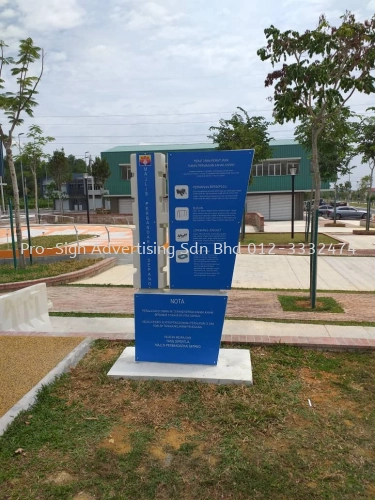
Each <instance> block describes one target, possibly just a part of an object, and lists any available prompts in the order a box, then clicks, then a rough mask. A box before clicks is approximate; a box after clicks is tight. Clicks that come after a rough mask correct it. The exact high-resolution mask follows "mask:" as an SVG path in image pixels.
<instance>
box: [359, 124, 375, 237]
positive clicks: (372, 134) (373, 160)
mask: <svg viewBox="0 0 375 500" xmlns="http://www.w3.org/2000/svg"><path fill="white" fill-rule="evenodd" d="M357 153H358V154H360V155H362V163H368V164H369V168H370V175H368V176H367V178H368V182H367V212H368V213H367V220H366V231H369V229H370V219H371V210H370V206H371V189H372V185H373V181H374V169H375V117H374V116H370V117H365V118H362V120H361V122H360V123H359V125H358V147H357ZM363 179H364V178H363ZM363 179H362V180H363Z"/></svg>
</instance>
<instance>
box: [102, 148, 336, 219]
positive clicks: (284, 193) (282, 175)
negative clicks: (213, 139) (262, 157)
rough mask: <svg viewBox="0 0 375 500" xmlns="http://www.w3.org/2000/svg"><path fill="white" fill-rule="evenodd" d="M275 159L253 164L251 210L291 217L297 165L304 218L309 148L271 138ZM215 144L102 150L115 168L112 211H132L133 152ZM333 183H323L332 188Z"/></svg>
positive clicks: (298, 207)
mask: <svg viewBox="0 0 375 500" xmlns="http://www.w3.org/2000/svg"><path fill="white" fill-rule="evenodd" d="M270 146H271V149H272V153H273V155H272V158H270V159H268V160H266V161H264V162H262V163H261V164H259V165H253V167H252V182H251V183H250V185H249V188H248V194H247V203H246V209H247V212H258V213H261V214H262V215H263V216H264V218H265V220H290V219H291V206H292V194H291V189H292V181H291V175H290V168H291V167H295V168H297V174H296V176H295V219H296V220H302V219H303V199H304V193H306V192H309V191H310V190H311V183H312V174H311V169H310V159H309V157H308V153H307V151H306V150H305V149H304V148H303V147H302V146H301V145H300V144H298V143H297V142H296V141H294V140H281V141H271V143H270ZM213 149H216V145H215V144H212V143H201V144H163V145H147V144H144V145H137V146H117V147H115V148H112V149H108V150H107V151H104V152H103V153H101V156H102V158H105V159H106V160H107V161H108V163H109V165H110V168H111V177H110V178H109V179H108V180H107V182H106V186H105V187H106V189H108V191H109V195H108V198H109V200H110V205H111V212H112V213H119V214H129V215H131V214H132V203H133V201H134V200H133V198H132V196H131V188H130V178H131V169H130V155H131V154H132V153H164V154H165V155H166V160H167V161H168V153H169V152H172V151H179V152H182V151H190V152H191V151H211V150H213ZM328 188H329V184H328V183H325V184H322V189H328Z"/></svg>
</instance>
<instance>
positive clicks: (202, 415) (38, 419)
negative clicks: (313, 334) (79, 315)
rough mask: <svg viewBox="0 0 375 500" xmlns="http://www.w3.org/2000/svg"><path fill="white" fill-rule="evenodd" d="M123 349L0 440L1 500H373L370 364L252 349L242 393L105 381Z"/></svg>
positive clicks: (349, 357) (94, 361)
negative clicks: (250, 378) (250, 380)
mask: <svg viewBox="0 0 375 500" xmlns="http://www.w3.org/2000/svg"><path fill="white" fill-rule="evenodd" d="M124 347H125V343H123V342H107V341H98V342H96V343H95V347H94V348H93V349H92V350H91V352H90V353H89V354H88V355H87V356H86V357H85V358H84V360H82V362H81V363H80V364H79V365H78V366H77V367H76V368H75V369H74V370H72V372H71V373H70V374H69V375H65V376H63V377H62V378H61V379H60V380H59V381H57V382H56V383H55V384H54V386H52V387H48V388H45V389H44V390H43V391H42V393H41V395H40V398H39V402H38V404H37V405H36V406H35V408H34V409H33V410H32V414H33V418H32V419H31V425H29V426H26V425H25V420H26V418H27V415H23V416H20V417H19V418H18V419H17V421H16V422H15V423H14V424H13V425H12V427H11V428H10V429H9V431H8V432H7V433H6V434H5V436H4V437H3V438H0V485H1V487H2V491H3V492H4V495H5V498H9V499H13V498H14V499H16V498H17V499H18V498H21V499H22V498H38V499H41V500H44V499H46V500H47V499H48V500H50V499H56V500H60V499H62V500H64V499H66V500H68V499H69V500H70V499H72V498H77V499H78V498H83V497H80V496H79V495H89V497H90V498H95V499H99V498H103V499H105V498H108V499H109V498H116V499H117V498H131V499H132V500H133V499H158V500H163V499H168V500H170V499H172V500H174V499H176V500H177V499H178V500H180V499H185V498H186V499H192V500H201V499H202V500H203V499H207V498H209V499H212V500H219V499H221V500H222V499H225V500H227V499H228V500H231V499H233V500H242V499H249V498H254V499H257V498H264V499H268V498H277V499H279V498H285V499H289V498H306V499H308V498H327V499H328V498H340V499H348V500H349V499H350V500H351V499H352V498H372V497H371V496H369V495H371V492H372V488H373V485H374V484H375V472H374V467H373V463H374V459H375V457H374V447H373V443H374V441H375V408H374V399H375V398H374V396H375V389H374V387H375V383H374V382H375V356H374V353H366V354H348V353H322V352H313V351H303V350H300V349H295V348H289V347H285V346H275V347H270V348H253V349H251V353H252V362H253V368H254V381H255V385H254V386H253V387H244V386H216V385H211V384H199V383H192V382H165V383H161V382H157V381H153V382H152V381H143V382H136V381H119V380H112V379H109V378H108V377H107V372H108V371H109V369H110V368H111V366H112V365H113V363H114V362H115V360H116V359H117V357H118V356H119V355H120V353H121V352H122V350H123V349H124ZM308 399H310V400H311V402H312V406H311V407H310V406H309V404H308ZM20 445H22V448H23V449H24V450H25V453H26V454H25V455H14V450H16V449H17V448H18V447H19V446H20ZM62 474H63V475H62ZM61 478H62V479H61ZM89 497H88V498H89Z"/></svg>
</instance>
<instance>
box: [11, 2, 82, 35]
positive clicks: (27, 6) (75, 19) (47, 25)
mask: <svg viewBox="0 0 375 500" xmlns="http://www.w3.org/2000/svg"><path fill="white" fill-rule="evenodd" d="M17 4H18V8H19V11H20V14H21V20H22V22H23V24H24V26H25V28H27V29H29V30H41V31H52V30H54V29H69V28H74V27H76V26H79V25H80V24H82V23H83V21H84V16H85V10H84V9H83V8H82V7H81V6H80V5H79V4H78V2H77V0H64V1H61V0H32V1H31V0H17Z"/></svg>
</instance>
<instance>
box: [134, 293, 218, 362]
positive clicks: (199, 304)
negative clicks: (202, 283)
mask: <svg viewBox="0 0 375 500" xmlns="http://www.w3.org/2000/svg"><path fill="white" fill-rule="evenodd" d="M227 300H228V297H227V296H220V295H193V294H192V295H177V294H167V293H166V294H162V293H159V294H158V293H136V294H135V295H134V312H135V360H136V361H150V362H159V363H188V364H200V365H216V364H217V360H218V357H219V348H220V340H221V334H222V329H223V324H224V316H225V309H226V305H227Z"/></svg>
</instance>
